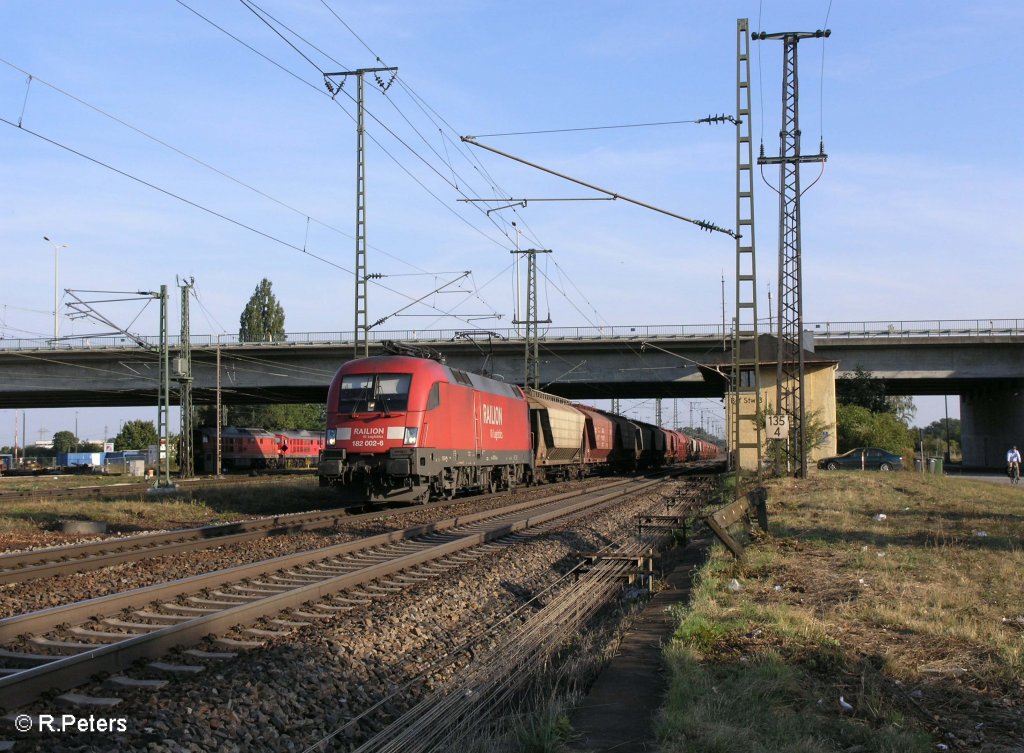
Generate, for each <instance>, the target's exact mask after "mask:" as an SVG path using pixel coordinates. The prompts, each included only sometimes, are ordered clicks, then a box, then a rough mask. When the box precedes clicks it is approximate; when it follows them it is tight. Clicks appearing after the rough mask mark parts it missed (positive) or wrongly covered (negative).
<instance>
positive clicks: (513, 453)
mask: <svg viewBox="0 0 1024 753" xmlns="http://www.w3.org/2000/svg"><path fill="white" fill-rule="evenodd" d="M531 466H532V458H531V451H530V428H529V414H528V409H527V403H526V400H525V398H524V397H523V393H522V391H521V390H520V389H519V388H518V387H516V386H514V385H509V384H505V383H504V382H499V381H497V380H494V379H488V378H487V377H482V376H479V375H477V374H469V373H467V372H464V371H459V370H458V369H450V368H448V367H446V366H443V365H441V364H439V363H437V362H434V361H430V360H426V359H421V358H412V357H408V356H374V357H371V358H363V359H359V360H355V361H350V362H348V363H346V364H345V365H344V366H342V367H341V368H340V369H339V370H338V373H337V374H336V375H335V377H334V379H333V381H332V382H331V387H330V390H329V391H328V394H327V434H326V438H325V447H324V451H323V455H322V457H321V461H320V464H319V466H318V471H317V473H318V475H319V477H320V484H321V486H336V487H339V488H340V489H341V490H342V491H343V492H346V493H348V494H350V495H351V496H352V497H354V498H357V499H369V500H377V499H387V500H395V501H400V500H424V501H425V500H426V499H427V498H428V497H429V496H430V495H431V494H433V495H435V496H451V495H452V494H454V493H455V491H456V490H459V489H465V488H482V489H488V490H491V489H496V488H499V487H503V488H508V487H510V486H511V485H513V484H515V483H520V482H522V481H524V480H526V479H527V478H528V474H529V471H530V468H531Z"/></svg>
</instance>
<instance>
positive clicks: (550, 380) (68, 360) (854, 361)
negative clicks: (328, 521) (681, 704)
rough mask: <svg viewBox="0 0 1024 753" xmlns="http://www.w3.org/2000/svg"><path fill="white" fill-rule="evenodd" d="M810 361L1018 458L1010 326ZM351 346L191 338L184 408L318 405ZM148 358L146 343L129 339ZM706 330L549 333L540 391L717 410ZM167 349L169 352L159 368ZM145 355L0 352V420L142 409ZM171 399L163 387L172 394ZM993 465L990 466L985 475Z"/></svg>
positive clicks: (495, 361) (962, 327)
mask: <svg viewBox="0 0 1024 753" xmlns="http://www.w3.org/2000/svg"><path fill="white" fill-rule="evenodd" d="M806 329H807V331H808V333H809V335H810V337H809V338H808V339H809V340H810V341H812V342H813V347H814V350H815V352H816V353H817V355H818V356H821V357H825V358H828V359H830V360H834V361H837V362H838V364H839V371H838V374H837V377H838V378H843V377H844V376H850V375H852V374H853V372H854V371H856V369H857V368H863V369H865V370H867V371H870V372H872V373H873V374H874V375H875V376H876V377H878V378H880V379H882V380H883V381H884V382H885V384H886V386H887V389H888V390H889V392H890V394H896V395H900V394H904V395H927V394H934V395H947V394H948V395H958V396H959V397H960V415H961V422H962V428H963V441H964V452H965V461H966V462H968V463H969V464H974V465H996V464H998V463H999V462H1001V460H1002V453H1003V452H1004V451H1005V448H1006V447H1008V446H1009V445H1011V444H1018V445H1021V444H1024V320H1021V319H1009V320H1007V319H1001V320H957V321H939V320H933V321H911V322H908V321H873V322H812V323H808V324H806ZM374 337H375V339H376V341H375V342H372V343H371V353H379V352H382V347H381V342H383V341H384V340H397V341H400V342H405V343H414V344H416V345H419V346H424V347H429V348H432V349H434V350H437V351H440V352H442V353H444V354H445V355H446V356H447V359H448V363H449V364H450V365H452V366H454V367H456V368H461V369H467V370H473V371H479V370H486V371H487V372H489V373H491V374H494V375H499V376H500V377H502V378H504V379H505V380H506V381H509V382H519V383H521V382H522V377H523V350H524V342H523V340H522V337H521V335H520V334H519V333H517V332H516V331H515V330H496V331H491V332H482V331H478V330H474V331H471V332H464V331H458V330H432V331H401V332H386V333H385V332H380V333H374ZM352 339H353V338H352V336H351V333H344V332H338V333H331V332H318V333H291V334H289V335H288V336H287V339H286V341H284V342H281V343H240V342H238V341H237V338H234V337H232V336H220V337H216V336H197V337H193V338H192V358H193V377H194V382H193V395H194V399H195V401H196V403H197V404H203V403H213V402H214V401H215V394H216V386H217V371H218V369H217V361H218V354H219V359H220V364H221V366H220V377H221V387H222V399H223V400H224V402H226V403H239V404H244V403H266V402H276V403H289V402H322V401H323V400H324V398H325V396H326V390H327V385H328V384H329V382H330V380H331V377H332V376H333V374H334V372H335V371H336V370H337V368H338V367H339V366H340V365H341V364H342V363H344V362H345V361H346V360H348V359H350V358H351V357H352V354H353V342H352ZM141 340H142V342H143V343H145V344H146V345H149V346H154V347H155V344H156V343H155V338H148V339H147V338H141ZM728 344H729V343H728V337H725V338H723V330H722V327H721V326H720V325H664V326H651V325H636V326H625V327H604V328H595V327H579V328H577V327H572V328H551V329H549V330H548V331H547V332H546V333H545V335H544V337H543V338H542V340H541V343H540V350H541V362H542V363H541V372H540V373H541V383H542V385H543V386H544V389H546V390H547V391H550V392H553V393H556V394H559V395H562V396H564V397H568V398H572V399H579V400H593V399H602V398H605V399H607V398H616V397H617V398H650V397H662V398H679V397H684V398H685V397H721V396H722V394H723V391H724V388H725V380H724V379H723V380H715V379H713V378H712V379H705V378H704V377H703V376H702V375H701V373H700V371H699V370H698V368H697V367H698V364H707V363H710V362H714V361H716V360H719V359H721V358H722V357H723V354H724V353H725V351H726V350H727V348H728ZM177 345H178V344H177V343H176V342H175V341H174V340H173V339H172V342H171V346H172V352H171V357H172V359H173V358H174V356H175V351H176V349H177ZM158 385H159V360H158V356H157V353H156V352H155V349H149V348H146V347H143V345H140V344H138V343H136V342H133V341H132V340H130V339H128V338H121V337H110V338H89V339H63V340H61V341H59V342H57V343H54V342H53V341H50V340H0V408H42V407H89V406H129V405H155V404H156V399H157V398H156V396H157V389H158ZM172 389H173V383H172ZM995 461H998V462H995Z"/></svg>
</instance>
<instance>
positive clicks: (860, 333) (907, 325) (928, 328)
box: [804, 319, 1024, 340]
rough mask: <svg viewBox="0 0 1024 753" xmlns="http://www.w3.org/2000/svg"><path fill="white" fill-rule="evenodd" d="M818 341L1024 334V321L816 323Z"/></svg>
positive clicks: (813, 324)
mask: <svg viewBox="0 0 1024 753" xmlns="http://www.w3.org/2000/svg"><path fill="white" fill-rule="evenodd" d="M804 327H805V329H808V330H810V331H811V332H813V333H814V339H815V340H819V339H821V340H849V339H854V338H893V339H901V338H909V337H987V336H992V335H1022V334H1024V319H930V320H915V321H875V322H814V323H812V324H805V325H804Z"/></svg>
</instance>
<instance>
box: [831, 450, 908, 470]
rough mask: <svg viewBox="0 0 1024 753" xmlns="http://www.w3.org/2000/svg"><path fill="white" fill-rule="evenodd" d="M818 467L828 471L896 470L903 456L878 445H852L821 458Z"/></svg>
mask: <svg viewBox="0 0 1024 753" xmlns="http://www.w3.org/2000/svg"><path fill="white" fill-rule="evenodd" d="M818 467H819V468H822V469H824V470H828V471H837V470H840V469H846V470H861V469H864V470H869V471H898V470H899V469H900V468H902V467H903V458H901V457H900V456H899V455H894V454H893V453H891V452H889V451H888V450H883V449H881V448H880V447H854V448H853V449H852V450H850V451H849V452H844V453H843V454H842V455H836V456H835V457H831V458H822V459H821V460H819V461H818Z"/></svg>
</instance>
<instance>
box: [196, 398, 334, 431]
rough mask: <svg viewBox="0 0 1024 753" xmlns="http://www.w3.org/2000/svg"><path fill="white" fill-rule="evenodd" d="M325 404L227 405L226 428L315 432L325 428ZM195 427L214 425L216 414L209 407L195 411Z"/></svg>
mask: <svg viewBox="0 0 1024 753" xmlns="http://www.w3.org/2000/svg"><path fill="white" fill-rule="evenodd" d="M324 413H325V410H324V404H323V403H302V404H299V405H230V406H228V408H227V417H226V418H225V419H224V425H225V426H237V427H241V428H246V429H265V430H267V431H278V430H281V429H288V430H291V429H309V430H310V431H318V430H320V429H322V428H323V427H324V418H325V416H324ZM196 422H197V424H196V425H197V426H216V425H217V415H216V413H215V412H214V408H213V407H212V406H207V407H202V408H199V409H198V410H197V411H196Z"/></svg>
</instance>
